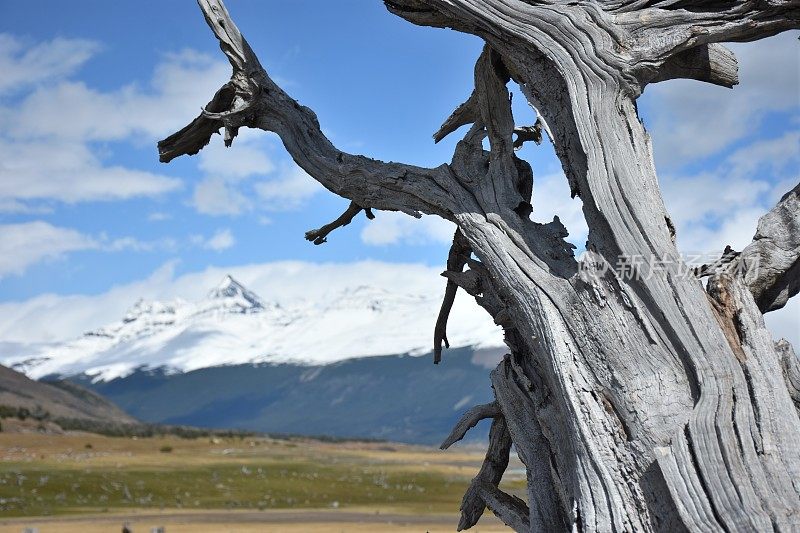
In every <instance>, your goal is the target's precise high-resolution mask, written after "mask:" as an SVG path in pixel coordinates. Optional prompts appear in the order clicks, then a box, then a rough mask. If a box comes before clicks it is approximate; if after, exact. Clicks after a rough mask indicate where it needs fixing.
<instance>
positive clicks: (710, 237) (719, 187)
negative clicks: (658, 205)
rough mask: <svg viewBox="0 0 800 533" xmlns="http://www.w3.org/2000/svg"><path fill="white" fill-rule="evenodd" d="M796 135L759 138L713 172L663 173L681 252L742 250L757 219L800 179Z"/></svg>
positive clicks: (662, 183) (733, 153)
mask: <svg viewBox="0 0 800 533" xmlns="http://www.w3.org/2000/svg"><path fill="white" fill-rule="evenodd" d="M799 143H800V132H797V131H794V132H788V133H786V134H784V135H782V136H780V137H776V138H773V139H766V140H758V141H755V142H753V143H751V144H749V145H746V146H744V147H742V148H739V149H738V150H735V151H733V152H732V153H731V154H730V155H729V156H728V157H726V158H725V159H724V160H723V161H722V163H720V165H719V166H718V167H717V168H716V169H713V170H709V171H705V172H701V173H699V174H696V175H688V176H682V175H663V176H662V178H661V190H662V192H663V195H664V202H665V204H666V206H667V211H668V212H669V213H670V216H671V217H672V220H673V223H674V224H675V227H676V229H677V239H678V246H679V248H680V249H681V250H682V251H683V252H701V253H706V252H708V253H713V252H719V251H721V250H722V249H723V248H724V247H725V246H726V245H728V244H729V245H731V246H733V248H734V249H737V250H741V249H742V248H744V246H746V245H747V244H749V243H750V241H751V240H752V238H753V235H754V234H755V230H756V225H757V223H758V219H759V218H760V217H761V216H763V215H764V213H766V212H767V211H768V210H770V209H771V208H772V207H773V206H774V204H775V202H776V201H777V200H778V198H780V197H781V196H782V195H783V194H784V193H785V192H787V191H788V190H790V189H791V188H792V187H793V186H794V185H795V184H797V181H798V179H800V176H798V169H800V150H798V144H799Z"/></svg>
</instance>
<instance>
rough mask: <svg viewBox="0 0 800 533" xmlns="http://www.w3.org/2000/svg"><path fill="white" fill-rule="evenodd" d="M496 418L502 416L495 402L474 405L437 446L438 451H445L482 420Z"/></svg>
mask: <svg viewBox="0 0 800 533" xmlns="http://www.w3.org/2000/svg"><path fill="white" fill-rule="evenodd" d="M498 416H503V414H502V413H501V412H500V407H498V405H497V402H491V403H484V404H481V405H476V406H474V407H472V408H471V409H469V410H468V411H467V412H466V413H464V416H462V417H461V419H460V420H459V421H458V423H457V424H456V425H455V427H453V431H451V432H450V435H448V437H447V438H446V439H444V442H442V445H441V446H439V449H441V450H446V449H447V448H449V447H450V446H452V445H453V444H454V443H456V442H458V441H460V440H461V439H463V438H464V435H466V434H467V431H469V430H470V429H472V428H474V427H475V424H477V423H478V422H480V421H481V420H484V419H486V418H497V417H498Z"/></svg>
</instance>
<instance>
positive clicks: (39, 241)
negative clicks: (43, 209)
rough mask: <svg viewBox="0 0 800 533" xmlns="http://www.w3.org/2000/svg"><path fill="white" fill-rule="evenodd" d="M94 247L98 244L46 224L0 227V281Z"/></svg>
mask: <svg viewBox="0 0 800 533" xmlns="http://www.w3.org/2000/svg"><path fill="white" fill-rule="evenodd" d="M98 247H99V243H98V242H97V241H96V240H94V239H92V238H91V237H89V236H87V235H83V234H82V233H80V232H78V231H75V230H74V229H69V228H60V227H57V226H53V225H52V224H48V223H47V222H42V221H35V222H25V223H22V224H4V225H0V278H2V277H4V276H7V275H9V274H22V273H23V272H24V271H25V270H26V269H27V268H28V267H29V266H31V265H33V264H35V263H38V262H40V261H44V260H48V259H49V260H52V259H57V258H59V257H62V256H63V255H64V254H67V253H69V252H75V251H79V250H89V249H95V248H98Z"/></svg>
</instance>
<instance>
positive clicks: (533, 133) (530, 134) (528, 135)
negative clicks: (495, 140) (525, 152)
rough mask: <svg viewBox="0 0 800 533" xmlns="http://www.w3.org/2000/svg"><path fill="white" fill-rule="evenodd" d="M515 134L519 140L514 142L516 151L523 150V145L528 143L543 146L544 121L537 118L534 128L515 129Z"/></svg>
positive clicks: (522, 127)
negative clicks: (531, 142)
mask: <svg viewBox="0 0 800 533" xmlns="http://www.w3.org/2000/svg"><path fill="white" fill-rule="evenodd" d="M514 133H515V134H516V135H517V138H516V139H515V140H514V148H515V149H519V148H522V145H523V144H525V143H526V142H528V141H533V142H535V143H536V144H542V119H540V118H537V119H536V122H535V123H534V124H533V126H520V127H518V128H514Z"/></svg>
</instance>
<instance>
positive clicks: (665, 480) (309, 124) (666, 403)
mask: <svg viewBox="0 0 800 533" xmlns="http://www.w3.org/2000/svg"><path fill="white" fill-rule="evenodd" d="M199 3H200V7H201V8H202V11H203V14H204V15H205V17H206V20H207V22H208V24H209V26H210V27H211V29H212V30H213V32H214V34H215V35H216V37H217V38H218V39H219V41H220V44H221V47H222V51H223V52H224V53H225V55H226V56H227V57H228V59H229V60H230V62H231V65H232V66H233V75H232V77H231V80H230V81H229V82H228V83H226V84H225V85H224V86H223V87H222V88H221V89H220V90H219V91H218V92H217V93H216V94H215V95H214V97H213V99H212V100H211V102H210V103H209V104H208V105H207V106H206V107H205V109H204V110H203V112H202V114H201V115H200V116H199V117H197V118H196V119H195V120H194V121H193V122H192V123H190V124H189V125H188V126H186V127H185V128H184V129H182V130H181V131H179V132H177V133H175V134H174V135H172V136H170V137H169V138H167V139H165V140H163V141H162V142H160V143H159V151H160V154H161V160H162V161H164V162H167V161H170V160H171V159H173V158H175V157H178V156H180V155H183V154H195V153H197V152H198V151H199V150H200V149H202V148H203V146H205V145H206V144H207V143H208V142H209V139H210V137H211V135H212V134H213V133H215V132H217V131H218V130H219V129H221V128H223V129H224V140H225V143H226V144H227V145H230V144H231V142H232V141H233V139H234V138H235V137H236V134H237V131H238V130H239V128H241V127H243V126H246V127H251V128H260V129H262V130H266V131H271V132H275V133H277V134H278V135H279V136H280V138H281V139H282V141H283V144H284V146H285V147H286V149H287V150H288V152H289V153H290V154H291V156H292V157H293V159H294V160H295V161H296V162H297V164H298V165H300V166H301V167H302V168H303V169H304V170H305V171H306V172H307V173H308V174H309V175H311V176H312V177H313V178H315V179H316V180H318V181H319V182H320V183H322V184H323V185H324V186H325V187H326V188H328V189H329V190H330V191H331V192H333V193H334V194H337V195H340V196H343V197H345V198H348V199H349V200H351V201H352V204H351V207H350V208H349V209H348V211H347V212H346V213H345V214H344V215H343V216H342V217H340V218H339V219H338V220H337V221H336V222H335V223H333V224H331V225H328V226H325V227H323V228H321V229H320V230H317V231H315V232H312V233H311V234H309V236H308V238H309V239H312V240H315V242H316V241H317V240H319V239H323V240H324V238H325V236H326V235H327V234H328V233H329V232H330V231H332V230H333V229H334V228H335V227H338V226H341V225H344V224H346V223H347V222H349V221H350V220H351V219H352V218H353V217H354V216H356V215H357V214H358V213H359V212H360V210H362V209H367V208H369V209H372V210H389V211H402V212H404V213H407V214H409V215H411V216H419V214H420V213H427V214H433V215H438V216H441V217H443V218H445V219H447V220H450V221H452V222H454V223H455V224H456V225H457V227H458V232H457V234H456V237H455V239H454V244H453V246H454V249H453V251H452V253H451V254H450V255H451V257H450V259H449V260H448V271H447V272H445V275H446V277H447V279H448V287H450V288H449V289H448V291H447V295H448V296H447V298H446V300H449V299H451V298H452V294H453V293H454V292H455V290H456V287H460V288H463V289H464V290H465V291H466V292H468V293H469V294H471V295H472V296H474V297H475V300H476V301H477V302H478V304H480V305H481V306H483V307H484V308H485V309H486V310H487V311H488V312H489V313H490V314H491V315H492V316H493V317H494V320H495V322H496V323H497V324H499V325H501V326H502V327H503V328H504V331H505V340H506V343H507V345H508V349H509V352H510V353H509V355H507V356H506V358H505V360H504V361H503V362H502V363H501V364H500V365H499V366H498V368H497V369H496V370H494V371H493V372H492V376H491V378H492V384H493V388H494V392H495V397H496V400H495V402H494V403H493V404H489V405H485V406H479V407H477V408H474V409H472V410H470V411H469V412H468V413H467V415H465V416H466V418H465V420H463V421H462V423H460V424H459V427H457V428H456V429H455V430H454V433H453V435H451V437H450V438H448V440H447V442H446V443H445V444H449V443H451V442H452V441H453V440H457V439H458V438H460V437H461V436H463V433H464V432H466V431H467V429H468V428H469V427H470V426H471V425H473V424H474V423H475V422H476V421H477V419H479V418H482V417H490V418H492V419H493V420H494V421H493V424H492V430H491V435H490V443H489V450H488V452H487V455H486V462H485V463H484V465H483V468H481V471H480V473H479V474H478V476H477V477H476V478H475V479H474V481H473V482H472V484H471V485H470V487H469V489H468V491H467V493H466V495H465V496H464V500H463V504H462V519H461V523H460V524H459V529H464V528H469V527H471V526H472V525H474V524H475V523H476V522H477V520H478V519H479V518H480V516H481V514H482V513H483V512H484V508H485V506H488V507H489V508H490V509H491V510H492V511H493V512H494V513H495V514H496V515H497V516H499V517H500V518H501V519H502V520H503V521H505V523H506V524H508V525H510V526H511V527H513V528H514V529H515V530H517V531H566V530H575V531H600V532H606V531H682V530H686V529H688V530H691V531H772V530H776V531H792V530H795V531H796V530H799V529H800V445H799V443H800V417H798V411H797V408H796V406H797V405H798V403H797V402H798V401H800V398H798V393H797V391H798V386H800V378H798V376H800V369H799V368H798V363H797V358H796V356H795V355H794V354H793V352H792V351H791V346H788V344H786V343H785V342H784V343H779V345H778V347H777V348H776V345H775V344H774V343H773V339H772V338H771V336H770V333H769V332H768V331H767V329H766V328H765V327H764V321H763V318H762V313H764V312H767V311H770V310H772V309H776V308H778V307H780V306H782V305H783V304H784V303H785V302H786V300H787V298H789V297H791V296H792V295H794V294H796V293H797V291H798V271H799V270H800V266H798V265H800V262H798V255H800V219H799V218H800V216H799V215H798V212H799V211H800V208H799V207H798V205H799V200H798V192H799V188H800V186H798V187H795V189H794V190H793V191H791V192H790V193H789V194H787V195H786V196H784V198H783V199H782V200H781V202H780V203H779V204H778V206H777V207H775V208H774V209H773V210H772V211H771V212H770V213H768V214H767V215H766V216H764V218H762V219H761V222H760V223H759V227H758V231H757V233H756V236H755V238H754V240H753V242H752V244H750V245H749V246H748V247H747V248H745V249H744V250H743V251H742V252H741V253H733V252H732V251H729V252H730V253H728V254H726V255H725V259H724V261H721V262H720V263H719V264H717V265H712V266H711V267H708V268H705V269H702V271H701V274H702V275H707V276H708V281H707V284H706V286H707V288H705V287H704V285H703V283H702V282H701V280H700V279H698V277H697V276H696V275H695V274H693V273H692V271H691V270H689V269H688V268H687V267H686V265H685V264H684V263H683V262H682V261H681V260H680V257H679V256H678V252H677V249H676V246H675V235H674V230H673V226H672V223H671V222H670V218H669V215H668V214H667V211H666V209H665V207H664V203H663V201H662V198H661V194H660V192H659V188H658V182H657V179H656V172H655V169H654V165H653V156H652V150H651V146H650V138H649V137H648V135H647V132H646V131H645V129H644V127H643V125H642V123H641V122H640V120H639V117H638V115H637V110H636V98H637V97H638V96H639V95H640V94H641V93H642V90H643V89H644V87H645V86H646V85H647V84H648V83H654V82H659V81H663V80H668V79H673V78H691V79H695V80H699V81H704V82H708V83H714V84H718V85H723V86H726V87H732V86H733V85H735V84H736V83H737V63H736V58H735V57H734V55H733V53H731V52H730V51H729V50H727V49H726V48H724V47H723V46H722V45H720V44H719V43H720V42H726V41H752V40H755V39H760V38H763V37H767V36H770V35H774V34H777V33H779V32H781V31H784V30H787V29H791V28H797V27H800V7H799V6H800V0H705V1H703V0H595V1H586V2H566V1H562V0H385V4H386V7H387V8H388V9H389V11H391V12H392V13H394V14H396V15H398V16H400V17H402V18H404V19H406V20H408V21H409V22H412V23H414V24H419V25H426V26H435V27H440V28H445V27H449V28H453V29H455V30H457V31H461V32H467V33H471V34H474V35H477V36H478V37H480V38H482V39H483V40H484V41H485V47H484V50H483V52H482V54H481V55H480V57H479V58H478V60H477V62H476V64H475V87H474V90H473V91H472V94H471V95H470V96H469V98H468V99H467V100H466V102H465V103H463V104H461V105H460V106H459V107H458V108H456V110H455V111H454V112H453V114H452V116H450V117H449V118H448V119H447V120H446V121H445V123H444V125H443V126H442V128H441V129H440V131H439V132H437V133H436V135H435V139H437V140H438V139H441V138H443V137H444V136H446V135H448V134H450V133H452V132H454V131H455V130H456V129H457V128H458V127H459V126H462V125H465V124H468V125H471V126H470V128H469V130H468V131H467V133H466V135H464V137H463V139H462V140H461V141H460V142H459V143H458V144H457V147H456V149H455V153H454V155H453V159H452V161H451V162H450V163H449V164H443V165H441V166H439V167H436V168H421V167H417V166H412V165H404V164H399V163H385V162H381V161H376V160H373V159H369V158H367V157H363V156H359V155H352V154H349V153H346V152H343V151H341V150H339V149H338V148H336V147H335V146H334V145H333V144H332V143H331V142H330V141H329V140H328V139H327V138H326V137H325V135H324V134H323V133H322V130H321V129H320V125H319V123H318V121H317V118H316V116H315V114H314V113H313V112H312V111H311V110H310V109H308V108H307V107H304V106H302V105H300V104H299V103H298V102H296V101H295V100H294V99H292V98H291V97H290V96H289V95H287V94H286V93H285V92H284V91H283V90H282V89H281V88H280V87H278V86H277V85H276V84H275V82H274V81H273V80H272V79H271V78H270V77H269V76H268V74H267V73H266V72H265V71H264V69H263V68H262V67H261V65H260V64H259V61H258V59H257V58H256V55H255V54H254V53H253V51H252V50H251V48H250V47H249V45H248V44H247V42H246V41H245V40H244V38H243V37H242V35H241V33H240V32H239V30H238V29H237V27H236V25H235V24H234V22H233V20H232V19H231V17H230V16H229V14H228V12H227V11H226V9H225V7H224V6H223V4H222V2H221V0H200V1H199ZM512 80H513V81H514V82H515V83H517V84H519V86H520V87H521V89H522V91H523V93H524V94H525V96H526V98H527V99H528V101H529V102H530V104H531V105H532V106H533V107H534V108H535V109H536V110H537V111H538V113H539V114H540V116H541V119H542V120H541V121H540V122H539V124H538V125H539V128H538V130H539V133H538V134H537V133H536V131H537V128H535V127H527V128H525V127H518V126H515V123H514V119H513V116H512V113H511V106H510V102H509V91H508V89H507V85H508V83H509V82H510V81H512ZM542 129H544V131H546V132H547V134H548V136H550V137H551V139H552V141H553V143H554V145H555V148H556V153H557V155H558V157H559V158H560V160H561V162H562V165H563V168H564V172H565V174H566V177H567V179H568V180H569V184H570V187H571V190H572V194H573V196H579V197H580V198H581V200H582V201H583V211H584V215H585V217H586V220H587V223H588V225H589V228H590V232H589V238H588V242H587V246H586V248H587V250H588V253H587V254H586V255H585V256H584V257H583V258H582V259H581V260H577V259H576V258H575V257H574V254H573V250H572V248H573V247H572V246H571V245H570V244H568V243H567V242H565V241H564V237H565V236H566V230H565V228H564V227H563V225H562V224H561V223H560V222H559V220H558V218H555V219H554V220H553V221H552V222H550V223H548V224H539V223H535V222H533V221H531V220H530V219H529V215H530V213H531V194H532V179H533V173H532V171H531V168H530V166H529V165H528V164H527V163H526V162H525V161H523V160H521V159H519V158H518V157H517V156H516V155H515V153H514V146H515V143H516V144H517V145H519V144H520V143H521V142H524V141H525V140H527V139H536V138H537V135H541V130H542ZM515 136H516V138H515ZM486 137H488V141H489V146H490V150H488V151H486V150H484V149H483V147H482V141H483V140H484V138H486ZM473 256H474V257H475V258H477V259H474V258H473ZM464 269H466V270H464ZM448 309H449V303H448V301H445V303H444V305H443V311H442V314H441V315H440V319H439V321H438V325H437V328H436V346H435V351H436V352H437V353H438V352H440V351H441V343H442V342H446V341H445V325H446V320H447V311H448ZM512 443H513V444H514V446H515V448H516V451H517V453H518V454H519V456H520V458H521V460H522V461H523V463H524V464H525V466H526V468H527V487H528V490H527V502H524V501H522V500H521V499H519V498H516V497H513V496H510V495H508V494H506V493H504V492H502V491H501V490H500V489H499V488H498V482H499V480H500V478H501V477H502V474H503V471H504V470H505V467H506V465H507V463H508V453H509V450H510V448H511V444H512Z"/></svg>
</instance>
